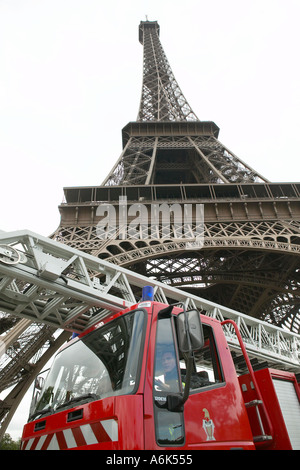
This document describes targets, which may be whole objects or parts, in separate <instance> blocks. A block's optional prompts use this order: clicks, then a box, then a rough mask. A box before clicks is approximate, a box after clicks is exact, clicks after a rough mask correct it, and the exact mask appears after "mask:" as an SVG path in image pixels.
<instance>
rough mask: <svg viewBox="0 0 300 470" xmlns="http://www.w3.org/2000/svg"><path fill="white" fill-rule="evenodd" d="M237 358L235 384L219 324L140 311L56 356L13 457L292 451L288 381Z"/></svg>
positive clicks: (296, 440)
mask: <svg viewBox="0 0 300 470" xmlns="http://www.w3.org/2000/svg"><path fill="white" fill-rule="evenodd" d="M242 346H243V345H241V347H242ZM243 353H244V356H245V360H246V361H248V362H247V364H248V365H249V367H250V370H249V372H248V373H247V374H245V375H242V376H238V374H237V372H236V369H235V365H234V361H233V358H232V355H231V352H230V349H229V346H228V343H227V341H226V337H225V335H224V332H223V327H222V324H221V322H219V321H218V320H216V319H213V318H210V317H208V316H206V315H202V314H200V313H199V312H198V311H197V310H191V311H189V312H187V311H185V309H184V308H183V307H182V305H173V306H172V305H171V306H169V305H165V304H162V303H159V302H153V301H144V302H140V303H138V304H136V305H134V306H132V307H130V308H127V309H125V310H123V311H121V312H119V313H115V314H112V315H111V316H109V317H107V318H105V319H103V320H102V321H100V322H99V323H98V324H96V325H95V326H93V327H91V328H90V329H89V330H88V331H86V332H84V333H82V334H80V335H79V336H77V337H75V338H73V339H72V340H70V341H69V342H68V343H67V344H65V345H64V346H63V347H62V348H61V350H60V351H59V352H58V354H57V355H56V357H55V359H54V362H53V365H52V367H51V368H50V370H49V372H48V375H47V377H46V379H45V381H44V383H42V380H41V379H37V380H36V388H35V391H34V394H33V401H32V406H31V410H30V416H29V419H28V423H27V424H26V425H25V427H24V431H23V436H22V446H21V448H22V449H24V450H39V449H41V450H45V449H48V450H50V449H60V450H65V449H82V450H83V449H88V450H92V449H106V450H135V449H136V450H138V449H139V450H147V449H150V450H165V449H169V450H170V449H171V450H175V449H182V450H195V449H212V450H213V449H257V448H265V449H292V448H298V449H299V448H300V428H299V422H300V404H299V402H300V393H299V386H298V384H297V381H296V378H295V375H294V374H293V373H290V372H280V371H274V370H270V369H265V370H264V371H258V372H255V373H254V372H253V370H252V368H251V364H250V363H249V362H250V361H249V360H248V358H247V353H246V351H245V349H244V350H243ZM274 377H275V378H274ZM281 389H282V390H283V389H284V391H280V390H281ZM287 390H288V392H289V394H290V395H289V398H284V397H285V393H286V391H287ZM291 397H292V398H291ZM284 401H285V402H287V401H288V403H285V404H284V403H283V402H284ZM287 406H289V407H290V409H289V413H290V412H291V411H292V415H293V417H292V418H286V416H287V414H288V413H286V411H285V407H287ZM288 420H289V422H288ZM293 420H294V421H293ZM292 421H293V422H292ZM294 422H295V423H297V425H296V426H294V424H293V423H294Z"/></svg>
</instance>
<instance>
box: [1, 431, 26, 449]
mask: <svg viewBox="0 0 300 470" xmlns="http://www.w3.org/2000/svg"><path fill="white" fill-rule="evenodd" d="M20 443H21V439H18V440H17V441H14V440H13V439H12V437H11V436H10V435H9V434H7V433H6V434H4V436H3V438H2V441H1V442H0V450H20Z"/></svg>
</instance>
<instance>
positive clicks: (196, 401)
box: [153, 316, 253, 450]
mask: <svg viewBox="0 0 300 470" xmlns="http://www.w3.org/2000/svg"><path fill="white" fill-rule="evenodd" d="M210 320H211V319H208V321H207V324H203V332H204V346H203V347H202V348H201V349H200V350H198V351H195V352H194V353H193V354H194V357H193V372H192V377H191V384H190V394H189V397H188V399H187V401H186V402H185V403H184V405H182V406H180V397H182V396H183V392H184V389H185V380H186V368H187V367H186V357H185V356H184V354H182V353H180V351H179V349H178V346H177V333H176V323H175V319H174V317H173V316H172V317H169V318H161V319H159V320H158V322H157V331H156V344H155V359H154V383H153V411H154V416H153V417H154V427H155V443H156V445H157V446H158V447H161V448H174V447H177V448H180V447H181V448H182V449H191V450H192V449H226V448H227V449H228V448H253V442H252V434H251V430H250V426H249V422H248V419H247V414H246V410H245V406H244V402H243V398H242V395H241V392H240V387H239V384H238V380H237V377H236V373H235V369H234V365H233V362H232V359H231V355H230V352H229V350H228V345H227V342H226V339H225V337H224V335H223V333H222V328H221V326H220V325H219V323H218V324H217V325H216V326H215V325H213V321H211V324H210ZM215 328H217V329H218V328H219V330H220V331H219V335H218V342H217V341H216V337H215V336H216V335H215ZM217 345H218V347H217ZM220 349H221V350H222V354H223V353H224V360H223V362H222V361H221V355H222V354H221V353H220ZM222 359H223V358H222ZM170 398H171V400H170ZM176 399H178V406H177V407H176ZM174 404H175V406H174Z"/></svg>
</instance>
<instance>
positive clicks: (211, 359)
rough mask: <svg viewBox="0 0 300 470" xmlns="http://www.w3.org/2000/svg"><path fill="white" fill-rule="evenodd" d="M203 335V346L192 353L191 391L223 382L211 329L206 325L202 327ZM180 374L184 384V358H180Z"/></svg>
mask: <svg viewBox="0 0 300 470" xmlns="http://www.w3.org/2000/svg"><path fill="white" fill-rule="evenodd" d="M203 333H204V346H203V348H202V349H200V350H199V351H196V352H195V353H194V370H193V373H192V378H191V385H190V390H191V391H192V390H197V389H201V388H203V387H207V386H209V385H216V384H220V383H222V382H223V381H224V378H223V373H222V369H221V365H220V361H219V358H218V354H217V348H216V343H215V340H214V336H213V331H212V328H211V327H209V326H208V325H203ZM180 373H181V379H182V382H183V383H184V382H185V375H186V361H185V359H184V357H181V358H180Z"/></svg>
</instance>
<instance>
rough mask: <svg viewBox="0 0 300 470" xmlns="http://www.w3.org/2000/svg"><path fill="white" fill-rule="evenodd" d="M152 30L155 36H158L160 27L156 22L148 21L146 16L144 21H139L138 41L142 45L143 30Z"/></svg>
mask: <svg viewBox="0 0 300 470" xmlns="http://www.w3.org/2000/svg"><path fill="white" fill-rule="evenodd" d="M146 28H147V29H152V30H154V31H156V33H157V35H158V36H159V31H160V27H159V24H158V22H157V21H149V20H148V16H147V15H146V21H141V22H140V26H139V41H140V43H141V44H143V43H144V42H143V38H144V31H145V29H146Z"/></svg>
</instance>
